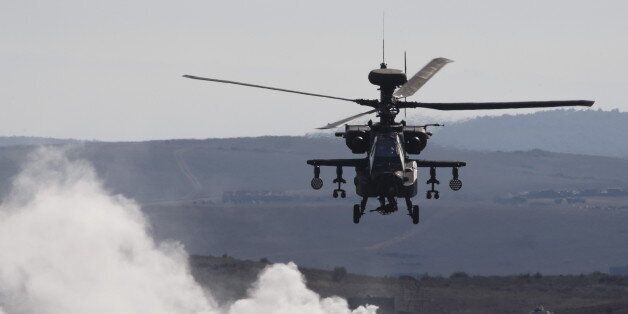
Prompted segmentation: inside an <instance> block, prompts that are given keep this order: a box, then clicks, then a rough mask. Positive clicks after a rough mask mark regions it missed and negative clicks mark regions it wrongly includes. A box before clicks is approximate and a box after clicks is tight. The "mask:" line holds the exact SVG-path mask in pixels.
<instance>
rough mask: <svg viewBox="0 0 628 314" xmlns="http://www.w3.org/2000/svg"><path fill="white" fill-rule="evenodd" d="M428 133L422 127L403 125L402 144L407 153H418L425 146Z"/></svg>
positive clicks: (428, 136)
mask: <svg viewBox="0 0 628 314" xmlns="http://www.w3.org/2000/svg"><path fill="white" fill-rule="evenodd" d="M429 138H430V135H429V134H428V133H427V131H426V130H425V128H424V127H420V126H405V127H404V128H403V145H404V147H405V149H406V151H407V152H408V154H415V155H416V154H420V153H421V151H422V150H423V149H424V148H425V146H427V140H428V139H429Z"/></svg>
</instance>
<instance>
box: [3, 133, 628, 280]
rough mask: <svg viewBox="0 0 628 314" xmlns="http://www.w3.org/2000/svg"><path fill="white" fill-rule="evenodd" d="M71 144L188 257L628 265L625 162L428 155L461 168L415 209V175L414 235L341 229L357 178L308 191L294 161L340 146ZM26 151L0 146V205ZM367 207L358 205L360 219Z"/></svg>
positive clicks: (552, 268) (402, 265) (399, 216)
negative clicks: (342, 192) (336, 187)
mask: <svg viewBox="0 0 628 314" xmlns="http://www.w3.org/2000/svg"><path fill="white" fill-rule="evenodd" d="M69 147H73V148H69V149H66V151H68V153H69V155H70V157H71V158H82V159H87V160H89V161H90V162H91V163H92V164H93V165H94V167H95V168H96V171H97V172H98V174H99V176H100V178H101V179H102V180H103V182H104V185H105V187H106V188H107V189H108V190H110V191H112V192H113V193H120V194H123V195H125V196H128V197H131V198H134V199H135V200H137V201H138V202H140V203H141V204H142V207H143V210H144V212H145V213H146V214H147V215H148V217H149V219H150V222H151V224H152V226H153V228H152V232H153V233H154V235H155V236H156V237H157V238H158V239H176V240H179V241H181V242H182V243H184V244H185V246H186V248H187V250H188V252H191V253H193V254H212V253H213V254H222V253H228V254H229V255H233V256H237V257H242V258H251V259H259V258H261V257H267V258H270V259H271V260H273V261H289V260H294V261H296V262H297V263H298V264H299V265H303V266H312V267H325V268H330V267H333V266H346V267H348V268H349V269H351V270H353V271H356V272H360V273H370V274H398V273H413V274H416V273H419V272H429V273H441V274H449V273H452V272H454V271H458V270H463V271H468V272H472V273H478V274H513V273H521V272H536V271H541V272H543V273H544V274H545V273H579V272H590V271H594V270H603V271H606V270H608V267H609V266H616V265H625V264H626V263H627V262H628V250H626V249H625V243H628V232H626V223H625V222H626V221H628V201H627V200H628V197H626V196H621V195H623V194H622V193H624V192H625V191H626V190H627V189H628V177H627V176H626V173H628V159H626V158H614V157H603V156H586V155H575V154H566V153H552V152H547V151H541V150H531V151H516V152H478V151H471V150H460V149H453V148H443V147H439V146H437V145H431V146H428V148H427V149H426V151H425V152H424V153H422V154H421V155H420V157H421V158H426V159H428V158H429V159H449V160H451V159H454V160H464V161H467V162H468V165H467V167H464V168H462V169H461V170H460V178H461V179H462V181H463V183H464V186H463V188H462V190H461V191H458V192H452V191H450V190H449V187H448V185H447V183H448V181H449V179H450V178H451V172H450V170H448V169H447V170H445V169H439V170H438V171H437V174H438V178H439V180H440V182H441V184H440V186H439V187H438V189H439V190H440V191H441V199H440V200H434V199H432V200H426V199H425V194H424V193H425V190H426V189H427V186H426V185H425V184H423V183H425V181H426V180H427V178H426V172H425V170H426V169H422V170H421V172H420V177H419V180H420V181H421V182H420V183H421V184H420V186H419V195H418V196H417V197H416V198H415V202H416V203H418V204H420V206H421V217H422V218H421V219H422V222H421V223H420V224H419V225H413V224H411V222H410V220H409V219H408V216H407V215H405V212H404V210H405V209H403V208H402V209H401V211H400V212H398V213H394V214H392V215H389V216H380V215H379V214H376V213H371V214H369V215H367V216H365V217H364V219H363V221H362V222H361V223H360V224H359V225H357V226H356V225H354V224H353V223H352V222H351V208H352V205H353V204H354V203H355V202H357V201H358V198H357V196H356V195H355V192H354V189H353V186H351V185H352V182H353V180H352V179H353V177H354V171H353V170H351V169H347V170H346V171H345V179H347V182H348V183H349V185H348V186H346V187H345V188H346V189H347V192H348V193H347V198H346V199H333V198H331V191H332V189H333V185H332V184H331V181H332V179H333V178H334V175H335V171H334V169H332V168H324V169H322V173H321V178H322V179H323V180H324V182H325V186H324V187H323V189H322V190H320V191H314V190H312V189H311V188H310V179H311V178H312V176H313V171H312V167H311V166H308V165H306V164H305V161H306V160H307V159H309V158H338V157H340V158H343V157H355V156H356V155H351V154H350V152H349V150H348V149H347V148H346V146H345V145H344V142H343V141H342V139H338V138H333V137H320V138H308V137H287V136H282V137H257V138H232V139H208V140H166V141H150V142H133V143H131V142H127V143H105V142H87V143H81V144H78V145H69ZM33 149H35V147H34V146H5V147H0V198H1V197H2V195H3V194H5V193H6V191H7V190H8V188H9V185H10V183H11V182H12V177H13V176H14V175H15V174H16V173H17V172H18V171H19V167H20V163H21V162H22V161H23V160H25V156H26V155H27V154H28V153H29V152H30V151H32V150H33ZM526 191H528V192H530V193H527V194H525V192H526ZM572 191H579V192H578V193H572ZM609 191H611V192H612V193H609ZM604 192H606V193H604ZM225 195H227V196H229V197H225ZM614 195H616V196H614ZM233 197H235V199H233ZM583 201H584V203H582V202H583ZM570 202H571V203H570ZM374 203H375V200H373V199H371V200H370V201H369V204H368V206H369V208H370V209H372V208H374V207H375V204H374Z"/></svg>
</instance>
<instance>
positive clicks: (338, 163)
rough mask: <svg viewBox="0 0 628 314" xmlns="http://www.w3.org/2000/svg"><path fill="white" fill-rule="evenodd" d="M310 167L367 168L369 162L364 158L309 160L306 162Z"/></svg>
mask: <svg viewBox="0 0 628 314" xmlns="http://www.w3.org/2000/svg"><path fill="white" fill-rule="evenodd" d="M307 164H308V165H312V166H329V167H356V168H360V167H368V164H369V160H368V159H366V158H356V159H311V160H308V161H307Z"/></svg>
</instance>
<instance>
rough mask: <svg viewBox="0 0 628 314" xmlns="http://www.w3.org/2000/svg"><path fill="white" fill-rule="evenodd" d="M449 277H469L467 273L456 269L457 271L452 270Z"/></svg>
mask: <svg viewBox="0 0 628 314" xmlns="http://www.w3.org/2000/svg"><path fill="white" fill-rule="evenodd" d="M449 278H450V279H455V278H469V275H468V274H467V273H465V272H463V271H457V272H453V273H452V274H451V275H450V276H449Z"/></svg>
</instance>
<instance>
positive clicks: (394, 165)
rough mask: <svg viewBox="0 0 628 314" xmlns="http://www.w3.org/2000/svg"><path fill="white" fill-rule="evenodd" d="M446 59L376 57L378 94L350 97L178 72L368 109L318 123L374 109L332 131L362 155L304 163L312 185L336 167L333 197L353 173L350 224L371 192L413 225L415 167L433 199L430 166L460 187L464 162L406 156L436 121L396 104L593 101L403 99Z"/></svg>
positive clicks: (497, 105) (385, 209) (373, 77)
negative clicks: (363, 120) (323, 170)
mask: <svg viewBox="0 0 628 314" xmlns="http://www.w3.org/2000/svg"><path fill="white" fill-rule="evenodd" d="M404 59H405V58H404ZM450 62H452V61H451V60H449V59H445V58H436V59H434V60H432V61H430V62H429V63H428V64H427V65H426V66H425V67H423V68H422V69H421V70H420V71H419V72H417V73H416V74H415V75H414V76H412V77H411V78H410V79H409V80H408V79H407V77H406V74H405V72H402V71H401V70H395V69H389V68H387V66H386V63H385V62H384V60H382V63H381V65H380V68H379V69H375V70H372V71H371V72H370V73H369V76H368V79H369V82H371V84H374V85H377V86H379V91H380V97H379V99H351V98H343V97H335V96H329V95H322V94H314V93H308V92H302V91H296V90H289V89H283V88H276V87H269V86H262V85H255V84H248V83H242V82H235V81H226V80H219V79H213V78H206V77H199V76H192V75H184V77H186V78H191V79H197V80H205V81H212V82H218V83H227V84H235V85H242V86H249V87H256V88H264V89H270V90H276V91H281V92H288V93H295V94H302V95H308V96H315V97H323V98H330V99H336V100H343V101H350V102H354V103H357V104H359V105H362V106H367V107H371V108H373V109H371V110H369V111H366V112H363V113H360V114H357V115H354V116H351V117H348V118H345V119H342V120H339V121H336V122H334V123H330V124H328V125H326V126H324V127H321V128H319V129H331V128H336V127H338V126H340V125H342V124H345V123H346V122H349V121H351V120H353V119H356V118H358V117H361V116H365V115H368V114H372V113H376V114H377V116H378V117H379V122H375V123H373V122H372V121H369V123H368V124H366V125H348V124H347V125H345V130H344V132H338V133H335V134H336V136H338V137H343V138H344V139H345V142H346V144H347V147H349V149H351V152H352V153H354V154H366V156H364V157H362V158H355V159H312V160H308V161H307V163H308V164H309V165H312V166H314V178H313V179H312V182H311V185H312V188H314V189H316V190H318V189H320V188H322V186H323V181H322V179H321V178H320V167H321V166H330V167H336V179H334V181H333V183H336V184H338V187H337V188H336V189H334V191H333V197H334V198H337V197H339V196H340V197H342V198H344V197H346V191H345V190H343V189H342V188H341V187H342V184H344V183H346V181H345V179H344V178H343V177H342V174H343V169H342V168H343V167H353V168H355V172H356V176H355V178H354V183H355V187H356V193H357V194H358V195H359V196H361V197H362V200H361V202H360V203H359V204H355V205H354V206H353V222H354V223H359V222H360V218H361V217H362V215H364V213H365V211H366V203H367V200H368V199H369V198H370V197H376V198H377V199H378V200H379V206H378V207H377V208H376V209H374V210H371V211H373V212H379V213H381V214H383V215H387V214H391V213H393V212H396V211H397V210H398V206H397V200H396V199H397V198H403V199H404V200H405V202H406V206H407V210H408V215H409V216H410V217H411V218H412V222H413V223H414V224H417V223H418V222H419V206H418V205H413V204H412V198H413V197H414V196H416V194H417V185H418V183H417V178H418V171H417V170H418V168H429V179H428V180H427V182H426V183H427V184H428V185H431V186H430V189H429V190H428V191H427V193H426V197H427V198H428V199H431V198H432V197H433V198H434V199H438V198H439V193H438V191H437V190H436V189H435V185H437V184H439V183H440V182H439V181H438V180H437V179H436V168H451V169H452V176H453V178H452V179H451V181H450V182H449V187H450V188H451V189H452V190H454V191H457V190H459V189H460V188H461V187H462V182H461V181H460V179H459V178H458V168H460V167H464V166H466V163H465V162H463V161H444V160H423V159H417V158H412V157H411V156H410V155H418V154H419V153H421V151H422V150H423V149H424V148H425V146H426V145H427V140H428V139H429V138H430V136H431V135H432V134H431V133H430V132H428V130H427V128H428V127H430V126H439V125H438V124H428V125H419V126H410V125H406V122H405V121H400V122H397V121H395V117H396V116H397V114H399V111H400V109H406V108H428V109H436V110H480V109H481V110H486V109H512V108H546V107H565V106H586V107H590V106H592V105H593V101H588V100H566V101H525V102H482V103H426V102H415V101H406V100H405V99H406V97H409V96H412V95H413V94H414V93H416V92H417V91H418V90H419V89H420V88H421V87H422V86H423V85H424V84H425V83H426V82H427V81H428V80H429V79H430V78H432V76H434V74H436V72H438V71H439V70H440V69H441V68H443V67H444V66H445V65H446V64H447V63H450Z"/></svg>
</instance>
